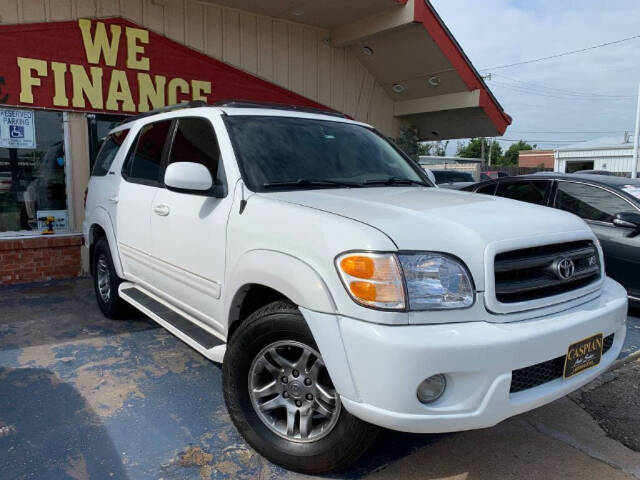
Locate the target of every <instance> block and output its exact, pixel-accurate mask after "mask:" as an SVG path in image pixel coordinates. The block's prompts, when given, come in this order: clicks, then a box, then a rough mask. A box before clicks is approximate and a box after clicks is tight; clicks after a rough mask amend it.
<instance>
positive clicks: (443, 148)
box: [423, 140, 449, 157]
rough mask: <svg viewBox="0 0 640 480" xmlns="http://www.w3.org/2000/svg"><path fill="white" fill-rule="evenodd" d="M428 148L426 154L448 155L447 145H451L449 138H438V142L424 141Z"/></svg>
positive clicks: (435, 155)
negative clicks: (443, 139)
mask: <svg viewBox="0 0 640 480" xmlns="http://www.w3.org/2000/svg"><path fill="white" fill-rule="evenodd" d="M423 145H424V146H425V147H426V149H427V153H425V154H424V155H432V156H434V157H446V156H447V147H448V146H449V140H445V141H442V140H438V141H436V142H430V143H423Z"/></svg>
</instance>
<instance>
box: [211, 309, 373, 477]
mask: <svg viewBox="0 0 640 480" xmlns="http://www.w3.org/2000/svg"><path fill="white" fill-rule="evenodd" d="M345 368H346V366H345ZM223 386H224V396H225V402H226V404H227V408H228V409H229V413H230V415H231V419H232V420H233V422H234V424H235V425H236V427H237V428H238V430H239V431H240V433H241V434H242V436H243V437H244V438H245V439H246V440H247V442H248V443H249V444H250V445H251V446H252V447H253V448H254V449H255V450H256V451H258V452H259V453H260V454H261V455H263V456H264V457H266V458H267V459H269V460H270V461H272V462H273V463H276V464H278V465H281V466H283V467H285V468H288V469H290V470H295V471H298V472H303V473H322V472H328V471H331V470H337V469H340V468H344V467H346V466H347V465H349V464H350V463H352V462H354V461H355V460H356V459H357V458H358V457H359V456H360V455H361V454H362V453H363V452H364V451H365V450H366V449H367V448H368V447H369V445H370V444H371V442H372V441H373V440H374V439H375V437H376V433H377V431H378V428H377V427H375V426H373V425H370V424H367V423H365V422H363V421H362V420H359V419H357V418H356V417H354V416H353V415H351V414H350V413H349V412H347V411H346V410H345V409H344V408H342V405H341V403H340V396H339V395H338V393H337V392H336V391H335V388H334V386H333V383H332V382H331V378H330V377H329V373H328V371H327V369H326V366H325V364H324V361H323V359H322V356H321V355H320V353H319V351H318V347H317V346H316V344H315V341H314V340H313V336H312V335H311V332H310V331H309V328H308V327H307V325H306V322H305V320H304V318H303V317H302V315H301V314H300V312H299V311H298V309H297V308H296V307H295V306H293V305H291V304H289V303H286V302H275V303H272V304H270V305H267V306H266V307H263V308H262V309H260V310H258V311H257V312H255V313H253V314H252V315H251V316H250V317H249V318H248V319H247V320H246V321H245V322H244V323H243V324H242V325H241V326H240V327H239V328H238V330H237V331H236V332H235V334H234V336H233V337H232V339H231V341H230V343H229V345H228V346H227V352H226V354H225V359H224V363H223Z"/></svg>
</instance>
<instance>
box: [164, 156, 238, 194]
mask: <svg viewBox="0 0 640 480" xmlns="http://www.w3.org/2000/svg"><path fill="white" fill-rule="evenodd" d="M164 184H165V185H166V186H167V188H168V189H169V190H172V191H174V192H179V193H190V194H193V195H205V196H211V197H218V198H220V197H224V196H225V191H224V186H222V185H214V182H213V178H211V173H209V169H207V167H205V166H204V165H202V164H201V163H195V162H176V163H172V164H170V165H169V166H168V167H167V169H166V170H165V172H164Z"/></svg>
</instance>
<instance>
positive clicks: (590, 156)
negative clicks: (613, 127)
mask: <svg viewBox="0 0 640 480" xmlns="http://www.w3.org/2000/svg"><path fill="white" fill-rule="evenodd" d="M632 163H633V138H632V137H631V136H630V135H628V134H625V135H619V136H616V137H605V138H598V139H595V140H590V141H588V142H580V143H575V144H572V145H568V146H566V147H562V148H559V149H557V150H556V151H555V165H554V170H555V171H556V172H564V173H572V172H575V171H578V170H606V171H609V172H617V173H630V172H631V167H632Z"/></svg>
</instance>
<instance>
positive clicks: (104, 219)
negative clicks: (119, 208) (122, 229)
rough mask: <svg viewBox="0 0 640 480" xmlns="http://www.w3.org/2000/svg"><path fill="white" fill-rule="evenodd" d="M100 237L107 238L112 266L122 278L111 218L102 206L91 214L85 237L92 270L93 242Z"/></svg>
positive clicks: (122, 273)
mask: <svg viewBox="0 0 640 480" xmlns="http://www.w3.org/2000/svg"><path fill="white" fill-rule="evenodd" d="M102 237H106V238H107V243H108V245H109V250H110V251H111V258H112V259H113V267H114V268H115V270H116V273H117V274H118V276H119V277H120V278H124V272H123V270H122V264H121V263H120V253H119V251H118V244H117V241H116V236H115V232H114V229H113V224H112V223H111V218H110V217H109V214H108V213H107V211H106V210H104V209H103V208H96V209H95V210H94V212H93V214H92V222H91V226H90V227H89V235H88V239H87V240H88V242H89V261H90V268H91V270H93V251H94V248H95V244H96V242H97V241H98V240H99V239H100V238H102ZM91 274H92V275H93V271H91Z"/></svg>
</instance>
